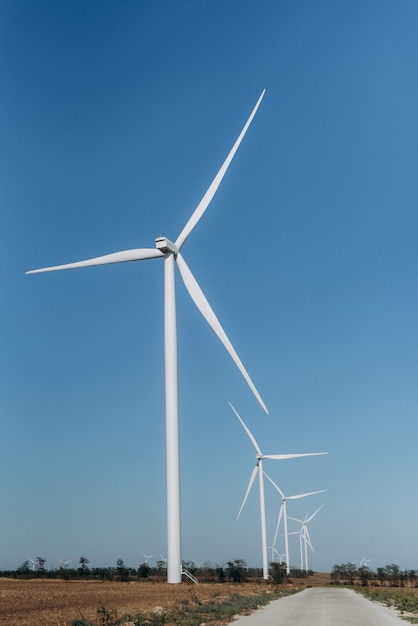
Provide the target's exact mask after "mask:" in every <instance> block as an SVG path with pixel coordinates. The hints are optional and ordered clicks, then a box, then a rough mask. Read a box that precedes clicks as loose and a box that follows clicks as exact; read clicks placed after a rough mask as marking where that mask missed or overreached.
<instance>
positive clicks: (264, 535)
mask: <svg viewBox="0 0 418 626" xmlns="http://www.w3.org/2000/svg"><path fill="white" fill-rule="evenodd" d="M228 404H229V406H230V407H231V409H232V410H233V411H234V413H235V415H236V416H237V418H238V419H239V421H240V422H241V424H242V426H243V428H244V430H245V432H246V433H247V435H248V437H249V438H250V440H251V442H252V444H253V446H254V448H255V451H256V455H255V458H256V459H257V460H256V465H255V467H254V469H253V471H252V474H251V476H250V482H249V483H248V487H247V491H246V493H245V496H244V500H243V501H242V504H241V508H240V510H239V512H238V515H237V519H238V518H239V516H240V515H241V511H242V509H243V508H244V505H245V503H246V501H247V498H248V494H249V493H250V491H251V488H252V486H253V484H254V481H255V479H256V476H257V474H258V481H259V488H260V518H261V550H262V555H263V578H264V579H265V580H268V577H269V572H268V559H267V531H266V506H265V499H264V474H263V460H264V459H274V460H283V459H295V458H298V457H302V456H319V455H322V454H327V452H308V453H304V454H263V453H262V452H261V449H260V446H259V445H258V443H257V441H256V440H255V437H254V436H253V434H252V433H251V431H250V430H249V428H248V427H247V426H246V425H245V423H244V421H243V420H242V419H241V417H240V416H239V415H238V413H237V411H236V410H235V408H234V407H233V406H232V404H231V403H230V402H228ZM266 476H267V474H266Z"/></svg>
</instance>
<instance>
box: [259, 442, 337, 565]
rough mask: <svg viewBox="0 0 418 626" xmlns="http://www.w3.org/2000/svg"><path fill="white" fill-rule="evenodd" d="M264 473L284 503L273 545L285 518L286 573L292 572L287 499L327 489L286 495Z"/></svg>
mask: <svg viewBox="0 0 418 626" xmlns="http://www.w3.org/2000/svg"><path fill="white" fill-rule="evenodd" d="M325 454H326V453H325ZM264 474H265V476H266V478H267V479H268V480H269V481H270V482H271V484H272V485H273V487H274V488H275V489H276V491H278V492H279V494H280V497H281V500H282V504H281V506H280V510H279V517H278V519H277V526H276V533H275V535H274V541H273V545H276V539H277V534H278V532H279V528H280V522H281V521H282V518H283V524H284V542H285V550H286V573H287V574H290V559H289V535H288V532H287V511H286V501H287V500H298V499H299V498H306V497H307V496H314V495H315V494H317V493H323V492H324V491H326V489H321V490H320V491H310V492H309V493H300V494H298V495H296V496H285V495H284V493H283V491H282V490H281V489H280V487H279V486H278V485H276V483H275V482H274V480H272V479H271V478H270V476H269V475H268V474H266V472H264Z"/></svg>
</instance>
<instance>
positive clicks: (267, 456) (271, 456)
mask: <svg viewBox="0 0 418 626" xmlns="http://www.w3.org/2000/svg"><path fill="white" fill-rule="evenodd" d="M322 454H328V452H307V453H306V454H305V453H303V454H263V459H297V458H299V457H301V456H321V455H322Z"/></svg>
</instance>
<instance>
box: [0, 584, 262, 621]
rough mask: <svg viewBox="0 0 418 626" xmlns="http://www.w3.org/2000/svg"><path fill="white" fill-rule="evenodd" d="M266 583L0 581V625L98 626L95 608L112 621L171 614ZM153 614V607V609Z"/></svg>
mask: <svg viewBox="0 0 418 626" xmlns="http://www.w3.org/2000/svg"><path fill="white" fill-rule="evenodd" d="M266 588H267V589H268V588H269V585H265V584H262V583H260V584H257V583H242V584H239V585H237V584H235V585H233V584H228V583H222V584H219V583H218V584H216V583H199V584H198V585H192V584H188V583H182V584H180V585H168V584H167V583H159V582H155V583H154V582H128V583H122V582H95V581H64V580H15V579H9V578H2V579H0V625H1V626H3V624H4V625H5V626H70V624H71V622H72V621H73V620H75V619H84V620H86V621H89V622H91V623H92V624H98V621H97V613H96V610H97V608H98V607H99V606H100V605H101V604H103V605H104V606H105V607H106V608H107V609H109V610H115V611H116V614H115V617H119V618H121V617H123V616H124V615H127V614H131V615H132V616H135V615H137V614H138V613H147V612H152V611H155V609H156V607H162V608H163V609H164V610H167V611H171V610H175V609H176V608H177V607H178V606H179V605H180V604H181V602H182V600H188V601H193V600H194V599H198V600H200V601H204V600H209V599H214V598H216V597H219V598H222V599H223V600H225V599H227V597H228V596H229V595H231V594H233V593H239V594H243V595H244V594H245V595H253V594H257V593H260V592H262V591H266ZM157 610H158V609H157Z"/></svg>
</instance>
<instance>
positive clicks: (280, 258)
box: [0, 0, 418, 571]
mask: <svg viewBox="0 0 418 626" xmlns="http://www.w3.org/2000/svg"><path fill="white" fill-rule="evenodd" d="M417 24H418V5H417V3H416V2H415V1H412V0H411V1H409V0H403V1H402V2H395V1H394V0H392V1H389V0H379V1H377V0H361V1H356V0H353V1H352V2H349V3H348V2H347V3H345V2H332V1H331V0H322V1H318V2H315V3H313V2H309V1H307V0H298V1H296V2H294V1H292V2H291V1H290V0H289V1H283V0H280V1H267V0H261V1H260V2H257V3H254V2H248V1H245V0H244V1H243V0H240V1H239V2H238V1H235V0H234V1H231V2H220V1H217V0H215V1H213V2H210V3H209V2H184V1H180V2H176V3H172V2H161V1H158V2H153V3H149V2H134V1H131V0H124V1H121V2H118V3H116V2H109V1H107V0H103V1H100V2H99V1H97V2H96V1H88V2H84V1H83V2H81V1H72V2H60V3H57V2H52V1H40V2H29V1H28V2H20V3H16V2H12V1H8V0H5V1H3V2H2V3H1V4H0V68H1V75H2V84H3V94H4V97H3V98H2V99H1V102H0V113H1V115H0V119H1V125H2V141H1V148H0V159H1V170H2V173H3V176H2V185H1V189H0V194H1V195H0V198H1V207H2V210H1V212H0V219H1V228H0V238H1V245H0V255H1V261H2V268H3V271H2V272H1V289H2V294H3V297H2V299H1V305H0V306H1V308H0V317H1V335H0V370H1V376H0V385H1V389H0V398H1V404H0V417H1V433H2V436H1V437H0V476H1V493H2V504H3V506H2V509H3V513H2V515H1V516H0V537H1V540H0V542H1V543H0V569H8V568H15V567H17V566H19V565H20V564H21V563H22V562H23V561H24V560H25V558H26V555H30V556H31V557H32V558H34V557H35V556H38V555H39V556H42V557H44V558H46V559H47V563H46V566H47V567H58V565H59V561H58V559H62V560H68V559H72V561H73V564H75V563H77V562H78V559H79V557H80V556H81V555H84V556H87V557H88V558H89V560H90V562H91V565H92V566H101V565H113V564H115V563H116V560H117V559H118V558H122V559H123V560H124V561H125V563H126V564H127V565H131V566H138V564H139V563H140V562H142V561H143V557H142V555H141V552H140V551H141V550H142V551H143V552H145V553H147V554H152V553H154V554H157V555H158V553H160V552H161V553H162V554H164V553H165V551H166V520H165V425H164V369H163V264H162V263H161V262H157V261H153V260H151V261H144V262H141V263H128V264H121V265H113V266H103V267H95V268H87V269H82V270H74V271H68V272H57V273H54V274H43V275H36V276H25V275H24V272H25V271H27V270H30V269H34V268H37V267H43V266H48V265H55V264H60V263H67V262H71V261H77V260H82V259H86V258H90V257H94V256H98V255H102V254H107V253H110V252H114V251H118V250H123V249H129V248H139V247H153V246H154V240H155V237H157V236H160V235H164V236H167V237H169V238H170V239H172V240H174V239H175V238H176V237H177V235H178V234H179V233H180V231H181V229H182V228H183V226H184V224H185V223H186V221H187V220H188V218H189V216H190V215H191V213H192V211H193V209H194V208H195V206H196V205H197V204H198V202H199V200H200V199H201V197H202V195H203V194H204V192H205V191H206V189H207V187H208V185H209V184H210V182H211V180H212V178H213V177H214V175H215V174H216V172H217V170H218V168H219V167H220V165H221V163H222V161H223V159H224V158H225V156H226V155H227V153H228V151H229V149H230V148H231V146H232V144H233V143H234V141H235V139H236V137H237V135H238V133H239V132H240V130H241V128H242V126H243V125H244V123H245V121H246V119H247V117H248V115H249V113H250V111H251V109H252V107H253V106H254V104H255V102H256V100H257V98H258V96H259V95H260V93H261V91H262V90H263V89H264V88H266V95H265V98H264V100H263V102H262V105H261V107H260V109H259V111H258V113H257V115H256V117H255V119H254V121H253V123H252V125H251V127H250V129H249V131H248V133H247V135H246V137H245V139H244V141H243V143H242V145H241V147H240V148H239V150H238V152H237V154H236V157H235V159H234V160H233V162H232V165H231V166H230V168H229V170H228V172H227V175H226V176H225V178H224V180H223V182H222V184H221V186H220V188H219V190H218V192H217V194H216V196H215V198H214V199H213V201H212V203H211V205H210V207H209V208H208V210H207V212H206V213H205V215H204V217H203V218H202V220H201V221H200V222H199V224H198V225H197V227H196V228H195V230H194V231H193V233H192V235H191V236H190V238H189V239H188V241H187V243H186V244H185V246H184V248H183V252H184V257H185V259H186V261H187V262H188V264H189V265H190V268H191V270H192V271H193V273H194V275H195V276H196V278H197V280H198V282H199V284H200V286H201V288H202V289H203V291H204V293H205V295H206V296H207V298H208V300H209V302H210V303H211V305H212V306H213V308H214V310H215V312H216V314H217V315H218V317H219V319H220V321H221V323H222V325H223V326H224V328H225V330H226V332H227V334H228V336H229V337H230V339H231V341H232V343H233V345H234V347H235V348H236V350H237V352H238V354H239V355H240V357H241V359H242V360H243V362H244V365H245V366H246V367H247V369H248V371H249V373H250V375H251V377H252V378H253V380H254V382H255V384H256V386H257V387H258V389H259V391H260V393H261V395H262V396H263V399H264V401H265V402H266V404H267V406H268V407H269V409H270V416H266V415H264V413H263V412H262V410H261V409H260V407H259V405H258V404H257V402H256V400H255V399H254V397H253V396H252V394H251V392H250V391H249V389H248V388H247V385H246V384H245V382H244V381H243V379H242V378H241V376H240V374H239V372H238V370H237V369H236V368H235V366H234V364H233V363H232V361H231V360H230V358H229V356H228V355H227V353H226V352H225V350H224V349H223V347H222V346H221V344H220V342H219V341H218V339H217V338H216V337H215V335H214V334H213V332H212V331H211V329H210V328H209V327H208V326H207V324H206V322H205V321H204V320H203V318H202V317H201V316H200V314H199V312H198V311H197V310H196V308H195V306H194V304H193V303H192V301H191V300H190V298H189V296H188V294H187V292H186V290H185V289H184V287H183V285H182V283H181V280H178V281H177V306H178V310H177V321H178V343H179V394H180V429H181V433H180V434H181V486H182V521H183V527H182V556H183V558H184V559H187V560H189V559H190V560H195V561H199V562H200V561H203V560H210V561H212V562H213V563H218V564H222V563H226V561H228V560H230V559H233V558H244V559H246V560H247V562H248V563H249V564H250V565H259V566H261V549H260V541H261V540H260V523H259V508H258V493H257V489H256V488H254V492H253V493H252V494H251V496H250V498H249V499H248V502H247V506H246V508H245V510H244V512H243V513H242V515H241V518H240V520H239V521H238V522H237V521H236V515H237V512H238V509H239V506H240V504H241V500H242V498H243V496H244V493H245V489H246V486H247V482H248V479H249V475H250V472H251V470H252V468H253V465H254V460H255V459H254V454H253V449H252V446H251V443H250V441H249V440H248V438H247V436H246V434H245V432H244V431H243V429H242V427H241V425H240V424H239V422H238V420H237V419H236V417H235V416H234V414H233V413H232V411H231V409H230V408H229V406H228V404H227V401H228V400H229V401H231V402H232V403H233V404H234V406H235V407H236V409H237V411H238V412H239V413H240V415H241V417H242V418H243V419H244V421H245V422H246V423H247V425H248V427H249V428H250V429H251V431H252V432H253V434H254V436H255V437H256V438H257V440H258V442H259V444H260V446H261V448H262V450H263V452H266V453H288V452H319V451H328V452H329V455H328V456H324V457H317V458H312V459H300V460H292V461H287V462H274V461H271V462H270V463H269V464H268V462H266V470H267V471H268V472H269V474H270V475H271V476H272V477H273V479H274V480H275V481H276V482H277V483H278V484H279V485H280V487H281V488H282V489H283V491H284V492H285V493H286V492H287V493H289V494H292V493H300V492H305V491H314V490H318V489H327V492H326V493H325V494H321V495H318V496H314V497H312V498H311V499H310V500H309V501H308V500H305V501H297V502H296V501H295V502H292V503H291V505H292V506H289V514H290V515H293V516H296V517H304V516H305V514H306V513H307V512H308V511H309V512H310V513H312V512H313V511H314V510H315V509H316V508H317V507H318V506H319V505H320V504H322V503H324V504H325V506H324V507H323V509H322V510H321V511H320V513H319V514H318V515H317V516H316V518H315V520H313V522H312V525H311V527H310V534H311V538H312V542H313V545H314V547H315V550H316V551H315V553H314V554H312V555H311V556H310V559H309V563H310V565H311V566H312V567H313V568H314V569H316V570H322V571H326V570H329V569H330V568H331V567H332V565H333V564H335V563H345V562H348V561H354V560H356V559H360V558H361V556H365V557H366V558H370V559H373V561H372V562H371V563H370V565H371V567H373V568H375V567H378V566H380V565H385V564H387V563H397V564H399V565H400V566H401V567H402V568H413V567H415V568H416V567H418V554H417V553H416V549H415V546H416V545H417V542H418V524H417V523H416V522H417V520H418V504H417V499H416V497H415V494H416V479H417V469H416V445H417V435H418V430H417V416H418V386H417V371H418V296H417V269H418V250H417V244H416V242H417V226H418V219H417V191H418V178H417V164H418V142H417V130H418V128H417V126H418V123H417V110H418V83H417V75H418V47H417V44H416V32H417ZM266 491H267V493H266V497H267V524H268V541H271V539H272V537H273V535H274V530H275V521H276V518H277V513H278V508H279V502H278V500H277V498H276V495H277V494H276V493H275V492H274V491H273V490H272V489H271V490H270V489H269V488H268V487H266ZM293 539H294V543H293V540H292V543H291V556H292V560H293V561H294V562H295V563H297V561H298V556H299V549H298V544H297V539H296V538H293ZM280 551H282V552H284V549H281V550H280ZM153 561H154V560H153V559H151V560H150V563H151V564H153Z"/></svg>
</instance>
